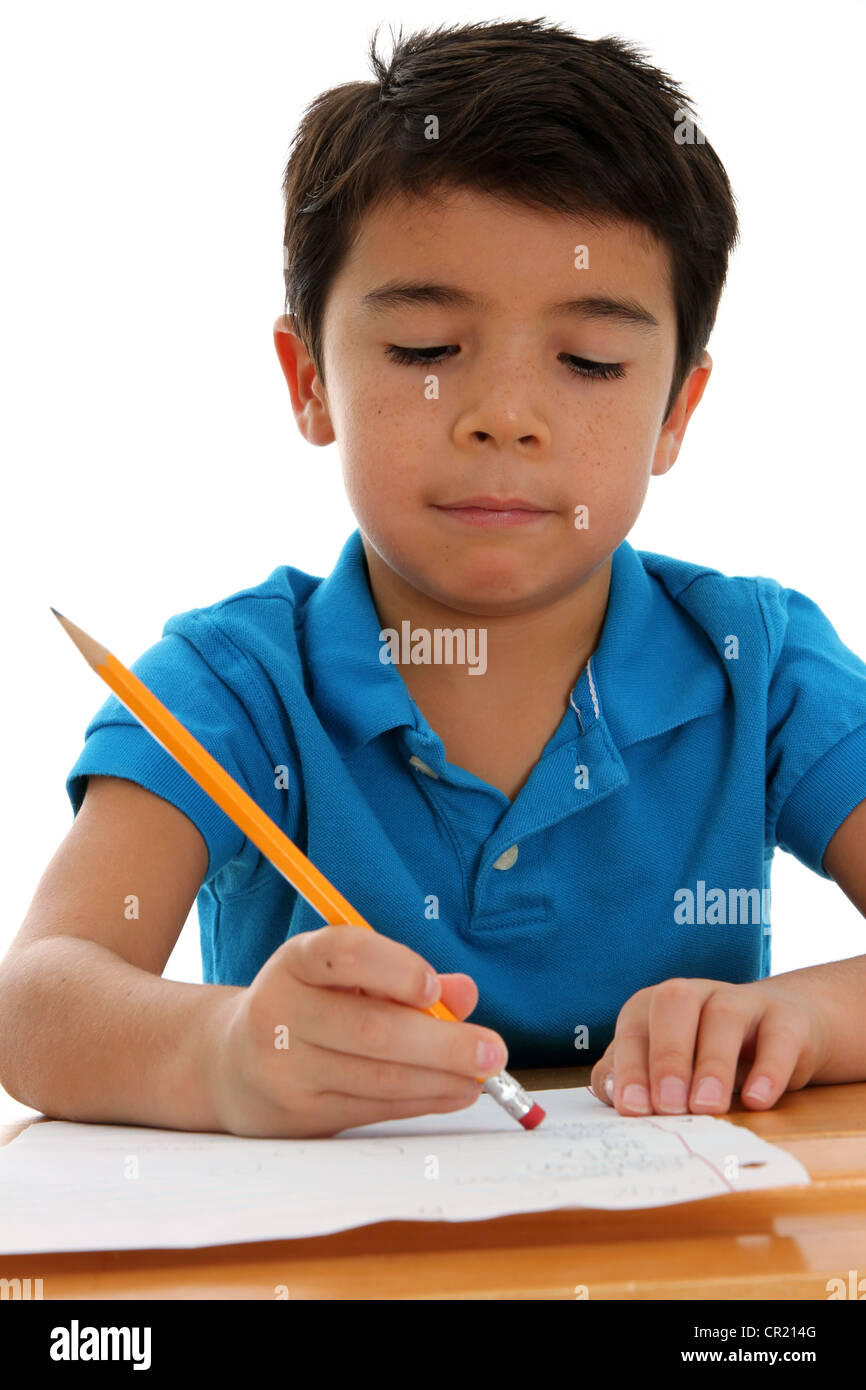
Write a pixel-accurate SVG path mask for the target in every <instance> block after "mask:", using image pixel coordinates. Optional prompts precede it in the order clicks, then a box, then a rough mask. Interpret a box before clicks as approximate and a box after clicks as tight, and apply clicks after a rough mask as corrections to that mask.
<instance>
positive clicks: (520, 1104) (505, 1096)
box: [481, 1071, 533, 1120]
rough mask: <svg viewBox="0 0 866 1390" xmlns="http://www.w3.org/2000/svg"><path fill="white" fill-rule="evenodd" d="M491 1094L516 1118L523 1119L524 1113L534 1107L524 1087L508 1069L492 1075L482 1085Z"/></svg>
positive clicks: (527, 1112)
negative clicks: (509, 1073)
mask: <svg viewBox="0 0 866 1390" xmlns="http://www.w3.org/2000/svg"><path fill="white" fill-rule="evenodd" d="M481 1089H482V1091H486V1092H487V1094H488V1095H489V1096H492V1097H493V1099H494V1100H495V1101H496V1102H497V1103H498V1104H499V1105H501V1106H502V1108H503V1110H507V1111H508V1113H509V1115H511V1116H512V1118H513V1119H515V1120H522V1119H523V1117H524V1115H528V1114H529V1112H530V1110H531V1109H532V1105H533V1102H532V1101H531V1100H530V1099H529V1096H528V1095H527V1094H526V1092H525V1091H524V1089H523V1087H522V1086H521V1085H520V1084H519V1083H518V1082H517V1081H515V1080H514V1077H513V1076H509V1075H508V1072H507V1071H501V1072H499V1073H498V1075H496V1076H491V1077H489V1078H488V1080H487V1081H485V1083H484V1085H483V1086H482V1087H481Z"/></svg>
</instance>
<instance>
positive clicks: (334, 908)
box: [51, 608, 545, 1129]
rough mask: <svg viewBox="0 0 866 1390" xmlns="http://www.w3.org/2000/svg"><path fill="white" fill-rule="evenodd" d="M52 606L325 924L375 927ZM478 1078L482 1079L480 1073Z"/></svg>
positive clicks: (117, 664)
mask: <svg viewBox="0 0 866 1390" xmlns="http://www.w3.org/2000/svg"><path fill="white" fill-rule="evenodd" d="M51 612H52V613H53V614H54V616H55V618H56V619H57V621H58V622H59V623H60V624H61V626H62V627H63V628H64V629H65V631H66V632H67V633H68V635H69V637H70V638H71V639H72V641H73V642H74V643H75V645H76V647H77V648H78V650H79V651H80V652H81V654H82V656H83V657H84V659H85V661H87V663H88V665H90V666H91V667H92V668H93V670H94V671H95V672H96V674H97V675H98V676H101V678H102V679H103V680H104V681H105V683H106V685H107V686H109V687H110V688H111V690H113V692H114V694H115V695H116V696H117V698H118V699H119V700H120V702H121V704H123V705H125V706H126V708H127V709H128V710H129V712H130V714H132V715H134V716H135V718H136V719H137V720H138V722H139V723H140V724H142V725H143V726H144V728H145V729H147V731H148V733H149V734H151V735H152V736H153V738H155V739H156V741H157V743H159V744H160V745H161V746H162V747H163V748H164V749H165V751H166V752H167V753H169V754H171V756H172V757H173V758H174V759H175V761H176V762H178V763H180V765H181V767H182V768H183V769H184V771H185V772H188V773H189V775H190V777H192V778H193V779H194V781H196V782H197V783H198V785H199V786H200V787H201V788H202V790H203V791H205V792H207V794H208V796H209V797H211V799H212V800H213V801H215V802H216V804H217V806H219V808H220V810H222V811H224V812H225V814H226V815H227V816H228V817H229V819H230V820H232V821H234V823H235V825H236V826H237V827H238V828H239V829H240V830H242V831H243V832H244V834H245V835H246V836H247V837H248V838H249V839H250V840H252V842H253V844H254V845H256V846H257V847H258V848H259V849H260V850H261V852H262V854H264V855H266V856H267V858H268V859H269V860H270V862H271V863H272V864H273V866H274V868H275V869H276V870H277V871H278V872H279V873H281V874H282V876H283V878H285V879H287V880H288V882H289V883H291V884H292V886H293V887H294V888H296V889H297V890H298V892H299V893H300V894H301V896H302V897H304V898H306V900H307V902H308V903H309V904H310V906H311V907H312V908H313V909H314V910H315V911H316V912H318V913H319V915H320V916H321V917H323V918H324V920H325V922H326V923H328V924H329V925H330V926H339V925H342V924H344V923H349V924H351V925H352V926H357V927H367V928H368V929H369V930H370V931H374V930H375V928H373V927H371V926H370V923H369V922H366V921H365V920H364V918H363V917H362V916H361V914H360V913H359V912H357V911H356V910H355V908H354V907H353V906H352V904H351V903H350V902H349V901H348V899H347V898H344V897H343V895H342V893H339V892H338V891H337V889H336V888H335V887H334V886H333V884H332V883H330V882H329V881H328V879H327V878H325V875H324V874H322V873H320V872H319V870H318V869H317V868H316V866H315V864H314V863H313V862H312V860H311V859H308V858H307V856H306V855H305V854H304V853H303V852H302V851H301V850H300V849H298V846H297V845H296V844H294V843H293V841H292V840H290V839H289V837H288V835H286V834H285V832H284V831H282V830H281V829H280V827H279V826H278V825H277V824H276V822H275V821H272V820H271V818H270V816H267V815H265V813H264V811H263V810H262V809H261V807H260V806H258V805H257V804H256V802H255V801H253V799H252V797H251V796H249V795H248V794H247V793H246V792H245V791H244V789H243V787H241V786H239V784H238V783H237V782H236V781H235V779H234V778H233V777H231V776H230V775H229V774H228V773H227V772H226V770H225V768H224V767H221V766H220V764H219V763H218V762H217V761H216V759H215V758H213V757H211V755H210V753H209V752H208V751H207V749H206V748H203V747H202V745H201V744H200V743H199V742H198V740H197V739H195V738H193V736H192V734H191V733H190V732H189V730H188V729H185V728H184V726H183V725H182V724H181V722H180V720H178V719H176V718H175V716H174V715H173V714H172V713H171V711H170V710H168V709H166V707H165V705H164V704H162V702H161V701H160V700H158V699H157V698H156V696H155V695H154V693H153V691H152V690H149V689H148V688H147V686H146V685H145V684H144V682H143V681H141V680H139V678H138V676H136V675H135V674H134V673H133V672H132V671H130V670H128V668H127V667H126V666H124V665H123V662H121V661H118V659H117V657H116V656H113V655H112V653H111V652H110V651H108V649H107V648H106V647H103V646H102V645H101V643H99V642H97V641H96V640H95V639H94V638H93V637H90V636H88V634H87V633H86V632H83V631H82V629H81V628H80V627H76V625H75V623H73V622H70V620H69V619H68V618H64V616H63V614H62V613H58V611H57V609H56V608H52V609H51ZM424 1013H428V1014H431V1015H432V1016H433V1017H434V1018H441V1019H445V1020H446V1021H448V1022H450V1023H456V1022H458V1020H457V1019H456V1018H455V1017H454V1014H452V1012H451V1010H450V1009H447V1008H446V1007H445V1005H444V1004H440V1003H438V1002H437V1003H435V1004H431V1005H429V1007H427V1008H425V1009H424ZM477 1079H478V1080H479V1081H481V1080H482V1078H481V1077H478V1078H477ZM482 1089H483V1090H484V1091H486V1092H487V1094H488V1095H491V1096H493V1098H494V1100H496V1101H497V1102H498V1103H499V1104H500V1105H501V1106H502V1107H503V1109H504V1110H507V1111H508V1113H509V1115H511V1116H512V1117H513V1118H514V1119H515V1120H517V1121H518V1122H519V1123H520V1124H522V1125H523V1127H524V1129H534V1128H535V1127H536V1125H538V1124H540V1123H541V1121H542V1120H543V1119H544V1115H545V1112H544V1110H542V1108H541V1106H540V1105H539V1104H538V1103H537V1102H536V1101H533V1100H531V1099H530V1097H529V1096H528V1095H527V1094H526V1092H525V1091H524V1089H523V1087H522V1086H520V1085H519V1084H518V1082H517V1081H515V1080H514V1077H513V1076H509V1074H508V1072H507V1071H501V1072H499V1073H498V1075H496V1076H491V1077H489V1078H488V1080H487V1081H485V1082H484V1084H483V1087H482Z"/></svg>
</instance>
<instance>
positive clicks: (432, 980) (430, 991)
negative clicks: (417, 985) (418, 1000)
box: [424, 970, 439, 1004]
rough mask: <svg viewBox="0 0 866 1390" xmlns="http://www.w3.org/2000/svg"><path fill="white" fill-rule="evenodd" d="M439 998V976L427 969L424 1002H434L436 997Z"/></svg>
mask: <svg viewBox="0 0 866 1390" xmlns="http://www.w3.org/2000/svg"><path fill="white" fill-rule="evenodd" d="M438 998H439V977H438V975H434V974H433V973H432V971H430V970H428V971H427V981H426V983H425V985H424V1003H425V1004H432V1003H433V1000H434V999H438Z"/></svg>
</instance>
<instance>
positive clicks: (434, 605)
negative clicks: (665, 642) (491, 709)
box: [364, 539, 611, 706]
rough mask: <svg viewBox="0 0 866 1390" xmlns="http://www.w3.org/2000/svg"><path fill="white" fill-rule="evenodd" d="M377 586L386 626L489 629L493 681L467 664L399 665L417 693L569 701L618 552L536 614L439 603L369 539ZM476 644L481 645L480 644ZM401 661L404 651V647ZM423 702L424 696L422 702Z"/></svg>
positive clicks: (591, 646)
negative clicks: (541, 694)
mask: <svg viewBox="0 0 866 1390" xmlns="http://www.w3.org/2000/svg"><path fill="white" fill-rule="evenodd" d="M364 552H365V555H366V557H367V572H368V575H369V581H370V591H371V593H372V596H373V602H374V604H375V607H376V611H377V613H378V615H379V619H380V622H381V625H382V628H383V629H385V628H391V629H394V630H395V631H396V632H397V633H398V634H401V633H402V630H403V629H402V624H403V623H405V622H406V621H407V620H408V622H409V624H410V629H411V631H413V632H417V631H419V630H420V631H426V632H429V633H431V634H433V633H434V632H435V631H436V629H458V630H459V629H463V630H464V631H468V630H469V629H473V628H474V629H476V630H478V629H484V630H485V631H486V638H485V641H486V671H485V672H484V674H485V675H486V677H487V679H478V677H477V676H472V677H471V678H470V675H469V672H468V670H467V668H466V666H459V665H451V664H446V663H442V664H438V665H437V664H430V665H427V664H418V665H415V664H410V665H406V664H399V665H398V667H397V669H398V670H399V671H400V674H401V675H402V676H403V679H404V680H405V682H406V685H407V686H408V688H409V690H410V692H411V693H412V695H413V696H415V698H416V699H418V694H417V692H421V691H426V692H428V693H429V692H431V691H434V690H437V691H441V692H442V693H443V694H444V692H445V691H446V690H447V691H448V695H449V698H450V699H451V700H454V699H456V698H459V696H460V694H464V695H465V696H466V699H467V701H468V702H471V703H473V704H474V703H475V702H476V701H477V702H478V703H480V704H482V705H493V706H495V704H496V701H497V699H498V698H502V700H503V701H506V702H507V701H508V700H509V699H513V698H514V697H515V696H516V695H519V694H520V693H521V692H528V691H533V690H538V691H545V692H549V691H561V693H562V694H563V698H564V701H565V704H567V703H568V697H569V694H570V692H571V690H572V689H573V688H574V685H575V683H576V682H577V679H578V677H579V675H580V672H581V671H582V670H583V668H584V666H585V665H586V663H587V660H588V658H589V657H590V656H591V655H592V653H593V652H594V651H595V649H596V647H597V646H598V642H599V639H600V636H601V631H602V628H603V626H604V619H605V614H606V611H607V603H608V596H609V593H610V572H611V556H608V557H607V559H606V560H605V561H604V562H603V563H602V564H601V565H599V566H598V568H597V569H596V570H594V571H593V573H592V574H590V575H589V577H588V578H587V579H585V580H584V581H583V583H582V584H581V585H580V586H579V588H577V589H574V590H572V591H571V592H570V593H568V594H566V595H565V596H563V597H562V598H559V599H557V600H555V601H553V602H551V603H549V604H547V605H546V606H544V607H541V608H536V609H534V610H533V611H531V612H525V613H517V614H509V615H507V616H501V615H496V616H493V617H491V616H488V615H485V614H480V613H466V612H463V611H461V610H458V609H455V608H450V607H448V606H447V605H446V604H442V603H439V602H438V601H437V600H436V599H432V598H430V597H429V596H428V595H427V594H424V593H421V592H420V591H419V590H417V589H415V588H413V587H412V586H411V585H409V584H407V583H406V581H405V580H404V579H402V577H401V576H400V575H398V574H396V573H395V571H394V570H392V569H391V568H390V566H389V565H387V564H386V563H385V561H384V560H382V558H381V557H380V556H379V555H378V553H377V552H376V551H375V550H374V549H373V547H372V546H371V545H370V544H369V542H368V541H367V540H366V539H364ZM476 650H477V648H476ZM400 661H401V663H402V652H401V653H400ZM419 702H420V701H419Z"/></svg>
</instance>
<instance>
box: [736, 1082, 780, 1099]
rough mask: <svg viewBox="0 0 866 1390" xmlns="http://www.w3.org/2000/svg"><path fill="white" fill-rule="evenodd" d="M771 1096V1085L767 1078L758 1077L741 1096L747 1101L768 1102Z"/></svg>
mask: <svg viewBox="0 0 866 1390" xmlns="http://www.w3.org/2000/svg"><path fill="white" fill-rule="evenodd" d="M772 1094H773V1083H772V1081H771V1080H770V1078H769V1076H758V1077H756V1078H755V1080H754V1081H753V1082H752V1084H751V1086H750V1087H749V1089H748V1091H744V1092H743V1095H744V1096H745V1097H746V1098H747V1099H748V1100H769V1098H770V1096H771V1095H772Z"/></svg>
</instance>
